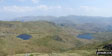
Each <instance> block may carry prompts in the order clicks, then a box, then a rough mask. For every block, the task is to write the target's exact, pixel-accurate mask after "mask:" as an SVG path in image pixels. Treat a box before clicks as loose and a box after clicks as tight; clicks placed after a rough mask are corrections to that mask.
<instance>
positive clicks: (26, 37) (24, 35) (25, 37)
mask: <svg viewBox="0 0 112 56" xmlns="http://www.w3.org/2000/svg"><path fill="white" fill-rule="evenodd" d="M17 37H18V38H21V39H23V40H29V39H30V38H32V36H31V35H28V34H21V35H19V36H17Z"/></svg>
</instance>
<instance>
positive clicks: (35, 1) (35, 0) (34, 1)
mask: <svg viewBox="0 0 112 56" xmlns="http://www.w3.org/2000/svg"><path fill="white" fill-rule="evenodd" d="M31 1H32V2H33V3H39V2H40V0H31Z"/></svg>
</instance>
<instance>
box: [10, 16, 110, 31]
mask: <svg viewBox="0 0 112 56" xmlns="http://www.w3.org/2000/svg"><path fill="white" fill-rule="evenodd" d="M39 20H44V21H50V22H54V23H56V24H57V25H60V26H67V27H73V28H77V29H79V30H85V31H88V30H89V31H95V32H96V31H112V17H98V16H96V17H95V16H75V15H69V16H60V17H54V16H26V17H19V18H16V19H13V20H12V21H22V22H28V21H39Z"/></svg>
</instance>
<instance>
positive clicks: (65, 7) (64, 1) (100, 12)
mask: <svg viewBox="0 0 112 56" xmlns="http://www.w3.org/2000/svg"><path fill="white" fill-rule="evenodd" d="M67 15H83V16H103V17H112V0H0V20H9V19H11V18H16V17H22V16H67Z"/></svg>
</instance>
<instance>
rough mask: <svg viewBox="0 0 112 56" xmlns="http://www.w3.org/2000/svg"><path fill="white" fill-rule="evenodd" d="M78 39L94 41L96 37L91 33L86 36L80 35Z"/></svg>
mask: <svg viewBox="0 0 112 56" xmlns="http://www.w3.org/2000/svg"><path fill="white" fill-rule="evenodd" d="M77 37H78V38H82V39H89V40H90V39H93V38H94V37H93V36H92V34H90V33H86V34H80V35H78V36H77Z"/></svg>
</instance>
